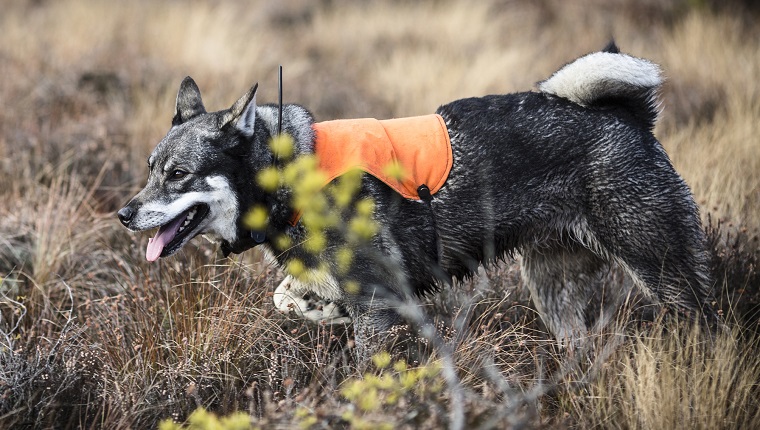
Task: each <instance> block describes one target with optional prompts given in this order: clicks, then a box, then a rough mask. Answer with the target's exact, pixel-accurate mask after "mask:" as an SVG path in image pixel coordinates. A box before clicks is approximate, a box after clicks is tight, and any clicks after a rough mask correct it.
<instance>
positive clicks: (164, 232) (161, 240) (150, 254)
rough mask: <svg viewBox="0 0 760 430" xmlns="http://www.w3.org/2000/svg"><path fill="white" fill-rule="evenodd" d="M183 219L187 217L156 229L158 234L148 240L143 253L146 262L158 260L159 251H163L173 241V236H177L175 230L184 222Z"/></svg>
mask: <svg viewBox="0 0 760 430" xmlns="http://www.w3.org/2000/svg"><path fill="white" fill-rule="evenodd" d="M185 218H187V217H186V216H181V217H179V218H177V219H175V220H174V221H172V222H170V223H169V224H166V225H164V226H162V227H161V228H159V229H158V233H156V236H155V237H153V238H151V239H148V249H147V250H146V251H145V258H147V259H148V261H156V260H158V257H160V256H161V251H163V250H164V246H166V244H167V243H169V242H171V241H172V239H174V236H176V235H177V230H179V226H180V225H182V223H183V222H185Z"/></svg>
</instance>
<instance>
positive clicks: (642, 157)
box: [118, 44, 719, 343]
mask: <svg viewBox="0 0 760 430" xmlns="http://www.w3.org/2000/svg"><path fill="white" fill-rule="evenodd" d="M661 83H662V77H661V72H660V69H659V67H658V66H657V65H655V64H653V63H651V62H649V61H647V60H644V59H640V58H636V57H632V56H629V55H626V54H622V53H620V52H619V50H618V49H617V47H616V46H615V45H614V44H610V45H609V46H608V47H607V48H605V49H604V50H603V51H600V52H595V53H592V54H589V55H586V56H583V57H581V58H578V59H577V60H575V61H573V62H571V63H569V64H567V65H565V66H564V67H563V68H561V69H560V70H558V71H557V72H556V73H554V74H553V75H552V76H551V77H550V78H549V79H547V80H546V81H543V82H540V83H539V84H538V91H531V92H522V93H515V94H507V95H490V96H485V97H478V98H468V99H462V100H457V101H454V102H452V103H449V104H446V105H443V106H441V107H440V108H438V110H437V113H438V114H439V115H440V116H441V117H442V118H443V120H444V122H445V127H446V128H447V129H448V133H449V136H450V142H451V147H452V155H453V165H452V167H451V171H450V174H449V176H448V178H447V180H446V182H445V184H444V185H443V187H442V188H441V189H440V191H438V192H437V193H436V194H435V195H433V196H432V197H431V198H430V199H427V201H422V200H412V199H406V198H404V197H402V196H400V195H399V194H397V193H396V192H394V191H392V190H391V188H389V187H388V186H387V185H386V184H385V183H384V182H382V181H380V180H378V179H377V178H375V177H374V176H372V175H369V174H364V176H363V179H362V185H361V190H360V192H359V196H358V198H362V197H371V198H372V199H373V200H374V201H375V212H374V220H375V221H376V223H377V225H379V229H378V232H377V233H376V234H375V235H374V237H373V238H372V239H371V241H370V243H368V244H367V245H366V246H364V247H363V248H361V249H358V250H357V251H356V253H355V255H354V258H353V260H352V263H351V267H350V268H349V270H348V271H339V270H337V269H336V267H335V266H336V265H335V263H332V262H333V261H334V258H333V254H334V253H335V251H336V249H337V247H338V242H340V238H339V237H338V236H337V233H335V234H332V233H329V232H328V234H327V237H328V241H327V243H328V246H327V247H326V249H325V250H324V251H322V252H321V253H319V254H316V255H315V254H312V253H310V252H306V251H305V250H304V249H303V247H302V246H301V244H302V243H303V241H304V239H305V229H304V227H303V226H302V225H301V223H297V224H296V225H291V224H290V223H289V220H291V218H292V215H293V209H292V208H291V206H290V197H291V191H290V190H288V189H287V188H281V189H279V190H277V191H275V192H267V191H265V190H263V189H262V188H261V187H260V186H259V185H257V182H256V180H255V177H256V174H257V172H259V171H261V170H262V169H264V168H267V167H269V166H272V165H277V164H278V163H281V161H280V160H278V158H277V157H275V156H274V154H273V153H272V150H271V149H270V146H269V145H268V143H269V141H270V139H272V137H273V136H275V135H276V134H277V132H278V106H276V105H263V106H257V105H256V88H257V87H256V86H254V87H253V88H252V89H251V90H250V91H248V93H246V94H245V95H244V96H243V97H241V98H240V99H239V100H238V101H237V102H235V104H234V105H233V106H232V107H231V108H229V109H226V110H222V111H218V112H207V111H206V109H205V108H204V106H203V103H202V101H201V95H200V91H199V89H198V87H197V85H196V84H195V82H194V81H193V80H192V79H190V78H189V77H188V78H185V80H184V81H183V82H182V84H181V86H180V89H179V94H178V96H177V104H176V111H175V114H174V118H173V120H172V126H171V128H170V130H169V132H168V134H167V135H166V137H165V138H164V139H163V140H162V141H161V142H160V143H159V144H158V146H157V147H156V148H155V150H154V151H153V153H152V154H151V155H150V158H149V160H148V163H149V166H150V174H149V177H148V183H147V185H146V187H145V188H144V189H143V190H142V191H140V193H139V194H137V196H135V197H134V198H133V199H132V200H131V201H130V202H129V204H127V205H126V206H125V207H124V208H122V209H121V210H119V212H118V216H119V219H120V220H121V222H122V223H123V224H124V226H126V227H127V228H128V229H130V230H132V231H143V230H148V229H153V228H159V231H158V233H157V234H156V236H155V237H154V238H153V239H151V242H150V244H149V245H148V250H147V258H148V259H149V260H151V261H153V260H156V259H158V258H159V257H167V256H170V255H172V254H174V253H175V252H176V251H177V250H179V249H180V248H182V247H183V246H184V245H185V244H186V243H187V242H188V241H190V240H191V239H192V238H193V237H195V236H197V235H199V234H203V235H205V236H207V237H210V238H211V239H212V240H215V241H217V242H218V243H219V244H220V245H221V249H222V251H223V252H224V253H225V255H226V254H229V253H241V252H243V251H245V250H247V249H250V248H252V247H254V246H257V245H262V246H264V247H270V238H272V237H276V236H278V235H286V236H288V237H289V238H290V239H292V240H291V243H293V244H296V245H295V246H293V247H291V248H289V249H287V250H285V251H283V252H281V253H278V254H276V255H275V258H276V259H277V260H278V262H279V263H281V264H285V263H286V262H287V261H289V259H291V258H299V259H300V260H302V261H303V262H304V264H305V265H306V266H307V267H318V266H322V267H324V263H325V262H328V267H329V270H328V272H327V273H326V274H324V276H323V277H322V278H321V279H319V280H318V281H315V282H313V283H311V284H309V285H301V286H300V287H301V288H302V290H311V291H313V292H315V293H316V294H317V295H319V296H321V297H323V298H325V299H327V300H330V301H334V302H337V303H340V304H342V305H343V306H345V308H346V309H347V310H348V312H349V314H350V315H351V317H352V319H353V321H354V326H355V334H356V336H357V343H362V342H366V340H367V336H369V335H371V334H373V333H375V334H382V333H385V332H387V331H388V329H389V328H390V327H391V326H392V325H394V324H397V323H399V322H400V319H401V318H400V316H399V313H398V306H399V303H403V302H405V301H406V300H407V299H408V298H410V297H413V296H416V295H421V294H424V293H427V292H431V291H434V290H436V289H437V288H439V287H441V286H442V285H445V284H447V283H449V282H450V281H451V280H452V279H462V278H464V277H466V276H468V275H470V274H472V273H473V272H474V271H476V270H477V268H478V266H479V264H481V263H483V262H489V261H493V260H495V259H498V258H500V257H503V256H504V255H505V254H507V253H512V252H517V253H519V254H521V256H522V260H521V261H522V263H521V264H522V273H523V276H524V280H525V282H526V284H527V286H528V288H529V290H530V292H531V295H532V298H533V300H534V302H535V305H536V308H537V309H538V311H539V313H540V315H541V317H542V319H543V320H544V322H545V324H546V326H547V327H548V328H549V330H551V331H552V333H553V334H554V335H555V336H556V337H557V339H558V340H559V341H560V342H563V343H567V342H573V340H574V339H576V338H577V337H578V336H580V335H582V334H583V333H584V331H585V330H586V327H587V326H586V324H587V321H588V320H589V319H590V318H589V316H588V315H586V308H587V303H588V302H589V301H590V300H591V299H592V298H593V297H594V296H595V295H597V294H599V291H597V290H596V288H597V286H596V285H597V283H595V282H594V280H595V279H598V278H599V276H600V273H603V272H604V271H605V270H607V268H608V267H609V265H610V264H619V265H620V266H621V267H622V268H623V269H624V270H625V272H626V273H628V274H629V275H630V277H631V278H632V280H633V283H634V284H635V285H637V286H638V287H639V288H640V289H641V290H643V292H645V293H646V294H647V295H648V296H649V297H651V298H652V299H654V300H655V301H656V302H658V303H661V304H665V305H668V306H670V307H672V308H674V309H677V310H678V311H680V312H682V313H685V314H690V315H691V316H692V317H699V318H701V319H703V320H705V321H706V322H707V323H708V325H716V324H719V323H718V317H717V315H716V313H715V312H714V311H713V310H712V308H711V307H710V306H709V302H710V300H711V292H710V291H711V280H710V276H709V273H708V267H707V262H708V254H707V251H706V241H705V236H704V232H703V230H702V227H701V223H700V217H699V212H698V208H697V205H696V204H695V202H694V199H693V197H692V194H691V192H690V190H689V188H688V187H687V185H686V184H685V183H684V181H683V180H682V179H681V177H680V176H679V175H678V173H676V171H675V170H674V168H673V166H672V164H671V162H670V160H669V158H668V156H667V154H666V153H665V151H664V149H663V147H662V146H661V145H660V143H659V142H658V141H657V139H656V138H655V137H654V135H653V128H654V123H655V121H656V118H657V115H658V101H657V92H658V90H659V87H660V85H661ZM312 125H313V119H312V115H311V114H310V113H309V112H308V111H307V110H306V109H305V108H303V107H301V106H298V105H292V104H288V105H285V106H283V113H282V131H283V132H285V133H288V134H290V135H291V136H292V137H293V139H294V142H295V155H296V156H298V155H302V154H310V153H312V152H313V150H314V139H315V132H314V129H313V127H312ZM255 205H259V206H262V205H263V206H265V207H266V208H267V210H268V214H269V218H268V224H267V227H266V229H265V230H264V231H261V232H250V231H249V230H248V229H247V228H246V227H245V225H244V223H243V221H242V219H243V217H244V215H245V214H246V212H247V211H248V209H249V208H251V207H253V206H255ZM348 281H351V282H353V283H352V286H353V285H356V284H358V285H359V289H358V291H351V292H350V293H349V292H346V288H345V285H346V282H348ZM613 294H618V295H623V294H625V292H623V291H620V292H614V291H613Z"/></svg>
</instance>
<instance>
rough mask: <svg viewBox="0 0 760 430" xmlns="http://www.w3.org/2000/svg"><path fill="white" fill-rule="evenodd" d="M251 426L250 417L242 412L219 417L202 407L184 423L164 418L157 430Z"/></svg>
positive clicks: (242, 428) (218, 429) (236, 429)
mask: <svg viewBox="0 0 760 430" xmlns="http://www.w3.org/2000/svg"><path fill="white" fill-rule="evenodd" d="M252 428H254V427H253V426H252V425H251V417H250V416H249V415H248V414H246V413H244V412H235V413H233V414H231V415H228V416H226V417H222V418H219V417H217V416H216V415H214V414H212V413H211V412H208V411H206V410H205V409H204V408H202V407H201V408H198V409H196V410H195V411H194V412H193V413H192V414H190V416H189V417H188V418H187V423H186V424H178V423H175V422H174V421H173V420H171V419H166V420H164V421H161V423H160V424H159V425H158V430H248V429H252Z"/></svg>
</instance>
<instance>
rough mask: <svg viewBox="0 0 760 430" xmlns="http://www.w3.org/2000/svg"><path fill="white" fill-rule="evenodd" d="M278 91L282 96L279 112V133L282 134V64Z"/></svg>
mask: <svg viewBox="0 0 760 430" xmlns="http://www.w3.org/2000/svg"><path fill="white" fill-rule="evenodd" d="M277 81H278V92H279V96H280V102H279V110H278V112H277V134H278V135H280V134H282V65H280V70H279V76H278V80H277Z"/></svg>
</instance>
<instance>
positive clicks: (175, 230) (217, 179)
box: [118, 77, 269, 261]
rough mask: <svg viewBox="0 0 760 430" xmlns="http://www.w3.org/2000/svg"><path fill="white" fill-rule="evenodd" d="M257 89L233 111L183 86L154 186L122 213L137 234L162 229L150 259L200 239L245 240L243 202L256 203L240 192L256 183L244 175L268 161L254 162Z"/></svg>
mask: <svg viewBox="0 0 760 430" xmlns="http://www.w3.org/2000/svg"><path fill="white" fill-rule="evenodd" d="M256 89H257V85H255V86H253V88H251V89H250V90H249V91H248V92H247V93H246V94H245V95H243V96H242V97H241V98H240V99H239V100H238V101H237V102H235V104H234V105H233V106H232V107H231V108H229V109H226V110H223V111H219V112H206V109H205V108H204V106H203V102H202V101H201V94H200V90H199V89H198V86H197V85H196V84H195V82H194V81H193V80H192V79H191V78H190V77H187V78H185V79H184V80H183V81H182V84H181V85H180V89H179V93H178V94H177V104H176V108H175V112H174V118H173V119H172V127H171V129H170V130H169V132H168V133H167V134H166V137H164V138H163V140H161V142H160V143H159V144H158V145H157V146H156V148H155V149H154V150H153V152H152V153H151V155H150V158H149V159H148V166H149V169H150V173H149V175H148V183H147V185H146V186H145V188H143V190H142V191H140V192H139V193H138V194H137V195H136V196H135V197H134V198H133V199H132V200H131V201H130V202H129V203H128V204H127V205H126V206H124V207H123V208H122V209H121V210H119V212H118V216H119V220H120V221H121V223H122V224H124V226H125V227H127V228H128V229H130V230H132V231H143V230H149V229H153V228H156V227H158V232H157V233H156V235H155V236H154V237H153V238H152V239H150V242H149V244H148V248H147V251H146V258H147V259H148V260H149V261H155V260H157V259H158V258H159V257H167V256H169V255H172V254H174V253H175V252H177V250H179V249H180V248H182V247H183V246H184V245H185V244H187V243H188V242H189V241H190V240H191V239H192V238H193V237H195V236H197V235H199V234H205V235H208V236H211V237H212V238H214V239H216V240H218V241H221V242H223V243H228V244H233V243H236V242H237V241H238V237H239V236H240V228H241V227H240V222H239V219H240V217H241V207H242V205H243V203H244V202H242V201H241V200H250V199H249V198H247V197H244V196H245V195H246V194H250V193H251V191H250V190H247V191H245V190H241V189H240V188H241V187H245V185H243V184H246V183H250V182H251V178H244V177H243V175H244V174H245V172H249V171H250V170H251V169H250V167H251V164H252V163H253V164H255V163H256V162H261V163H266V162H267V160H259V161H252V160H251V158H252V157H255V155H254V153H255V152H256V151H255V150H254V148H252V146H253V145H256V140H257V139H254V138H253V136H254V130H255V129H256ZM260 127H261V126H260ZM258 131H260V132H261V134H265V135H266V136H268V135H269V134H268V132H267V131H264V130H261V129H259V130H258ZM259 158H262V157H259ZM263 158H266V157H263ZM253 167H254V170H255V166H253Z"/></svg>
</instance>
